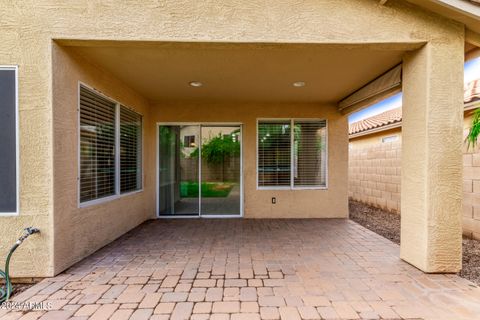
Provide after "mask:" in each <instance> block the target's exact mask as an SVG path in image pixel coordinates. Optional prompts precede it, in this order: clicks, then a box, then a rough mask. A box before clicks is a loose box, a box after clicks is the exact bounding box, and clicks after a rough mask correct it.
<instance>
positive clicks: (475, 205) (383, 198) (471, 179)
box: [348, 111, 480, 239]
mask: <svg viewBox="0 0 480 320" xmlns="http://www.w3.org/2000/svg"><path fill="white" fill-rule="evenodd" d="M471 121H472V112H471V111H468V112H465V117H464V126H463V128H464V136H465V137H466V136H467V134H468V130H469V128H470V124H471ZM393 135H397V136H398V137H399V140H398V141H396V142H391V143H382V138H384V137H389V136H393ZM401 136H402V132H401V129H400V128H397V129H394V130H387V131H382V132H379V133H376V134H370V135H364V136H361V137H358V138H353V139H351V140H350V143H349V149H350V154H349V164H348V167H349V198H350V199H353V200H356V201H360V202H363V203H367V204H370V205H373V206H376V207H379V208H383V209H387V210H390V211H392V212H395V213H399V214H400V193H399V191H396V192H393V191H394V190H400V189H399V188H400V171H401V147H402V144H401ZM382 149H384V150H382ZM379 150H382V151H380V152H379ZM389 150H392V151H393V150H395V152H389ZM389 155H390V156H389ZM392 166H393V167H394V169H391V167H392ZM372 167H373V168H374V169H372ZM369 171H370V172H371V173H370V174H369V173H368V172H369ZM387 173H390V174H387ZM385 181H390V182H389V183H391V184H394V185H391V184H385ZM390 190H392V191H390ZM463 234H464V235H466V236H468V237H473V238H476V239H480V149H479V148H478V146H477V147H475V148H470V149H468V148H467V146H464V150H463Z"/></svg>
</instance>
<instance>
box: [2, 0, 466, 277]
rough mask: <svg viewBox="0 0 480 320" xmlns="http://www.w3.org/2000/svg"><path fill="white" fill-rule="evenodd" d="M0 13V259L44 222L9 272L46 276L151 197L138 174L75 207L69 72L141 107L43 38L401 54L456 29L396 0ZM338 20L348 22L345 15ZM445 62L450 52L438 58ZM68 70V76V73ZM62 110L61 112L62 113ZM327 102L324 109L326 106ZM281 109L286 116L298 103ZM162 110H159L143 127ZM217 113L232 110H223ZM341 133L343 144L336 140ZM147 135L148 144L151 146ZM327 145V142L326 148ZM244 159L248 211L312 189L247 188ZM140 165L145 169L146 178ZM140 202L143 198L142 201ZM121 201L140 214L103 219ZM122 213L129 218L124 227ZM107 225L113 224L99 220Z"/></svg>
mask: <svg viewBox="0 0 480 320" xmlns="http://www.w3.org/2000/svg"><path fill="white" fill-rule="evenodd" d="M0 17H2V19H1V20H0V28H1V30H2V32H1V33H0V43H2V45H1V46H0V64H4V65H18V66H19V109H20V119H19V120H20V121H19V122H20V125H19V127H20V133H19V134H20V144H21V148H20V170H21V179H20V214H19V216H14V217H0V234H1V235H2V237H1V238H0V257H3V256H5V254H6V252H7V250H8V248H9V246H10V245H11V244H12V243H13V242H14V240H15V239H16V238H17V235H18V234H17V230H18V231H20V230H21V228H23V227H25V226H28V225H35V226H37V227H39V228H41V229H42V234H41V235H38V236H35V238H32V239H29V241H28V242H26V243H25V244H24V245H23V246H22V247H21V248H20V249H19V250H18V252H17V253H16V254H15V257H14V259H13V261H12V269H13V275H14V276H38V277H41V276H51V275H53V274H56V273H58V272H60V271H62V270H63V269H64V268H65V267H67V266H68V265H70V264H71V263H73V262H75V261H77V260H78V259H80V258H81V257H82V256H84V255H86V254H88V253H90V252H92V251H93V250H94V249H96V248H98V247H100V246H101V245H103V244H106V243H107V242H108V241H110V240H112V239H113V238H115V237H116V236H118V235H119V234H120V233H121V232H123V231H126V230H127V229H128V227H131V226H133V225H135V224H137V223H139V222H140V221H141V220H142V219H145V218H146V217H148V216H150V215H151V212H148V213H147V211H150V209H151V208H150V207H149V206H150V204H149V203H146V202H148V201H152V202H153V201H154V198H153V194H149V192H150V191H148V190H151V189H149V188H152V185H150V183H152V182H151V180H149V179H150V178H148V177H147V176H146V179H145V190H144V193H143V194H139V195H135V196H132V197H131V198H129V199H128V200H131V201H128V200H127V198H124V199H121V200H120V199H119V200H117V201H116V202H112V203H110V204H108V205H104V206H99V207H95V208H93V207H92V208H88V209H85V210H78V208H76V197H75V193H76V192H77V191H76V188H75V186H76V181H75V179H76V177H75V172H76V168H75V161H74V160H75V155H76V151H75V150H74V147H75V146H76V140H75V130H74V129H73V128H74V127H72V126H71V125H72V124H73V121H74V118H75V114H76V111H75V106H76V102H75V101H74V100H75V99H74V93H76V90H74V87H76V85H74V82H75V81H77V80H78V79H76V78H79V79H85V80H86V81H85V82H86V83H89V84H90V83H92V85H94V86H98V87H99V88H102V89H103V90H104V91H105V92H106V93H107V94H110V95H112V96H113V97H114V98H118V99H119V100H122V102H123V101H125V102H126V103H127V104H129V105H131V106H132V107H135V108H138V109H139V110H143V108H145V103H146V102H145V101H144V99H142V97H138V95H136V94H135V92H132V91H131V90H128V88H126V87H125V85H124V84H119V83H117V82H116V81H114V79H111V78H109V77H108V75H106V74H105V73H103V72H99V71H98V70H95V68H90V67H85V68H84V65H83V63H78V62H75V59H74V58H73V57H70V56H65V55H63V53H61V52H59V51H60V50H59V49H58V48H55V45H54V42H53V40H58V39H63V40H65V39H80V40H123V41H126V40H132V41H137V40H144V41H223V42H229V41H231V42H249V43H250V42H251V43H255V42H275V43H278V42H284V43H289V42H295V43H324V44H336V45H338V44H342V43H343V44H346V45H347V46H348V45H349V44H359V43H361V44H365V45H369V46H371V47H375V48H382V49H384V50H389V49H393V48H395V49H405V50H411V49H414V48H418V47H419V46H421V45H423V44H425V43H428V42H431V41H447V42H448V41H449V39H450V38H451V34H452V33H455V34H458V35H459V37H460V36H461V37H463V34H462V32H461V30H462V27H461V25H460V24H458V23H456V22H453V21H451V20H448V19H444V18H441V17H440V16H437V15H435V14H431V13H429V12H427V11H424V10H420V9H418V8H417V7H415V6H413V5H410V4H407V3H405V2H403V1H401V0H392V1H389V2H388V3H387V5H380V4H379V2H378V1H374V0H345V1H306V2H305V1H297V0H291V1H282V2H266V1H257V0H251V1H242V0H231V1H224V2H219V1H215V0H208V1H202V2H199V1H193V0H188V1H175V0H167V1H162V2H158V1H153V0H151V1H150V0H149V1H125V2H119V1H99V0H97V1H86V0H80V1H76V2H74V3H72V2H68V3H67V2H64V1H58V0H42V1H33V0H27V1H14V2H12V1H6V0H0ZM344 21H349V23H343V22H344ZM372 26H375V27H374V28H372ZM446 34H447V35H446ZM53 53H55V56H53ZM58 59H60V60H62V61H63V60H65V61H68V62H69V63H68V67H65V69H64V70H60V69H59V68H58V66H56V63H57V61H58ZM445 59H449V57H448V56H445ZM65 61H64V62H65ZM80 65H81V66H82V67H81V68H80ZM84 69H85V70H84ZM70 72H71V73H72V74H74V75H75V76H70ZM57 76H58V77H60V76H62V77H63V78H62V79H64V80H65V81H58V80H54V78H55V77H57ZM360 85H361V84H359V86H360ZM119 88H121V89H119ZM67 94H68V95H69V96H66V95H67ZM54 99H55V100H54ZM62 102H65V105H62ZM318 107H319V106H315V107H305V109H304V108H302V109H301V110H303V111H302V112H299V113H304V112H305V113H309V114H312V115H313V114H315V115H316V116H318V112H319V108H318ZM67 108H71V109H70V110H69V112H67V111H68V110H67ZM275 108H277V106H267V110H269V112H265V113H264V114H263V116H269V115H274V114H276V111H275ZM187 109H188V108H187ZM254 109H255V107H254V106H250V107H249V110H250V111H252V112H254V111H255V112H254V113H255V114H260V113H263V112H259V111H258V110H254ZM308 110H309V111H308ZM328 110H329V111H328V112H333V109H332V108H331V107H329V108H328ZM307 111H308V112H307ZM223 112H225V111H223ZM241 113H242V114H243V120H242V119H240V121H244V122H245V127H246V132H245V139H247V140H248V141H245V143H247V145H250V144H252V143H253V140H254V139H253V136H254V134H253V129H252V123H253V121H254V120H253V119H254V118H253V116H246V115H245V114H244V112H243V111H241ZM291 113H292V115H293V114H294V113H296V111H291ZM219 114H221V112H219ZM146 116H148V112H147V113H146ZM63 117H65V118H63ZM162 117H163V116H162ZM162 117H160V116H158V115H157V116H156V117H155V119H153V120H151V121H150V124H151V123H152V121H156V120H158V119H161V118H162ZM182 117H183V118H187V116H186V115H185V114H183V116H179V117H178V118H179V119H181V118H182ZM210 117H212V115H210ZM223 118H225V119H226V118H231V116H227V115H226V114H225V113H224V115H223ZM179 119H176V120H179ZM215 120H219V119H215ZM237 121H238V120H237ZM330 124H331V125H333V126H335V125H337V126H338V127H339V128H340V127H342V128H343V129H344V130H345V131H346V123H345V122H344V121H343V120H340V119H338V121H332V122H331V123H330ZM147 130H152V126H150V127H149V128H147V127H146V128H145V132H147ZM330 130H331V131H330V132H331V134H330V139H332V138H333V139H334V141H335V137H334V135H335V132H337V129H335V128H333V127H331V128H330ZM332 130H333V131H332ZM338 130H340V129H338ZM150 134H151V133H150ZM63 135H65V136H63ZM342 139H344V140H345V141H344V142H342V141H343V140H342ZM146 143H147V141H146ZM152 143H153V142H152V141H150V147H151V144H152ZM332 143H333V142H332V141H330V147H331V148H332V146H333V145H332ZM337 143H339V146H341V145H344V146H345V148H346V145H347V138H346V135H345V136H339V137H337ZM335 153H346V149H345V150H343V151H342V150H341V149H339V148H334V149H332V150H331V151H330V156H331V157H334V158H335V159H345V160H344V161H345V169H344V171H345V173H344V174H342V173H341V172H340V171H341V169H339V170H340V171H338V172H336V171H335V170H331V171H330V174H331V176H330V177H329V181H330V183H331V182H332V181H334V180H336V179H339V180H338V181H340V179H341V178H345V180H344V181H343V187H342V186H338V185H335V184H333V185H330V187H331V188H338V189H336V190H337V191H338V192H339V194H344V195H345V197H346V194H347V191H346V189H347V187H346V184H347V182H346V181H347V180H346V170H347V169H346V161H347V159H346V155H335ZM245 156H246V158H245V174H246V180H245V183H246V186H248V188H250V189H249V190H246V191H248V192H246V198H245V201H248V202H249V203H251V204H252V206H249V205H247V206H246V207H245V211H246V216H247V217H248V216H256V217H267V216H269V215H278V213H276V212H284V213H285V214H283V216H288V215H289V214H291V213H288V214H287V212H289V210H292V211H291V212H295V210H297V209H296V208H293V207H291V206H289V205H288V204H287V203H289V202H292V203H301V202H302V201H299V200H305V199H307V198H308V199H311V197H312V194H313V191H305V192H301V193H289V192H285V193H284V194H283V193H281V194H280V193H279V192H270V191H262V192H255V193H254V192H253V189H252V186H253V185H254V184H253V180H252V179H254V178H253V177H254V175H252V174H251V173H252V172H253V170H254V168H253V164H254V161H253V160H252V157H254V156H255V153H251V154H248V155H247V153H245ZM148 161H153V160H152V159H150V160H148ZM152 163H153V162H152ZM341 164H342V162H340V165H341ZM149 165H152V164H151V163H150V164H149ZM333 165H334V163H332V162H330V163H329V166H333ZM148 170H149V169H148V166H146V167H145V173H146V174H148V172H149V171H148ZM335 172H336V173H335ZM150 173H151V171H150ZM64 174H65V175H66V176H65V177H64V176H63V175H64ZM332 174H333V177H332ZM332 179H334V180H332ZM64 189H68V190H64ZM330 190H332V189H330ZM272 195H276V196H277V198H278V200H279V203H278V204H277V205H276V206H275V207H272V206H271V205H270V204H269V198H270V197H271V196H272ZM315 195H316V193H315ZM332 195H333V192H325V193H324V196H322V197H321V198H322V199H323V200H324V201H327V202H329V203H330V202H332V204H331V205H332V208H334V207H335V208H341V207H342V205H343V204H340V203H338V202H337V201H338V200H337V199H341V198H342V197H337V196H335V197H334V198H331V196H332ZM146 198H148V201H146V202H143V201H141V200H142V199H143V200H146ZM316 203H317V201H312V202H306V203H302V206H303V208H302V209H300V210H302V211H304V212H307V210H312V211H313V212H314V211H315V210H317V208H316V206H315V204H316ZM120 207H122V208H130V209H131V210H133V209H135V210H138V212H140V213H139V216H135V217H131V216H130V215H129V214H128V213H127V211H128V210H124V211H122V213H120V214H118V215H116V216H112V215H111V212H114V211H115V209H117V208H120ZM255 210H262V211H261V212H255ZM342 214H345V212H343V211H341V210H340V211H338V212H335V213H329V214H327V213H325V216H327V215H342ZM129 218H132V219H133V220H132V221H130V222H128V223H127V224H124V222H125V221H126V220H129ZM117 220H118V221H117ZM109 224H112V226H111V227H107V228H105V226H107V225H109ZM77 242H78V243H77ZM72 248H75V249H74V250H72ZM70 251H71V252H70ZM32 262H35V263H32Z"/></svg>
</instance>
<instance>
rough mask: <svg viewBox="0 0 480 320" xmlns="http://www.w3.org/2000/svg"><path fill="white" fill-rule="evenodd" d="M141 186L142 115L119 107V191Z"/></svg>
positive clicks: (123, 191)
mask: <svg viewBox="0 0 480 320" xmlns="http://www.w3.org/2000/svg"><path fill="white" fill-rule="evenodd" d="M141 188H142V116H141V115H139V114H138V113H136V112H134V111H131V110H129V109H127V108H126V107H124V106H121V107H120V192H121V193H125V192H130V191H136V190H140V189H141Z"/></svg>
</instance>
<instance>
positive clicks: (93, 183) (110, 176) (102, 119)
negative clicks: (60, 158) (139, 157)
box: [80, 87, 116, 202]
mask: <svg viewBox="0 0 480 320" xmlns="http://www.w3.org/2000/svg"><path fill="white" fill-rule="evenodd" d="M115 111H116V104H115V103H113V102H111V101H109V100H107V99H105V98H103V97H102V96H100V95H98V94H96V93H95V92H93V91H91V90H89V89H86V88H84V87H80V202H86V201H90V200H94V199H99V198H103V197H107V196H111V195H114V194H115Z"/></svg>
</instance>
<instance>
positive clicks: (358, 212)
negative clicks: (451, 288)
mask: <svg viewBox="0 0 480 320" xmlns="http://www.w3.org/2000/svg"><path fill="white" fill-rule="evenodd" d="M349 208H350V219H352V220H353V221H355V222H357V223H358V224H360V225H362V226H364V227H365V228H367V229H370V230H372V231H373V232H375V233H378V234H379V235H381V236H383V237H385V238H387V239H389V240H390V241H392V242H395V243H396V244H400V215H398V214H395V213H391V212H388V211H385V210H382V209H378V208H375V207H372V206H369V205H365V204H363V203H360V202H357V201H353V200H351V201H350V204H349ZM462 242H463V269H462V271H460V273H459V274H458V275H459V276H460V277H462V278H465V279H468V280H470V281H472V282H474V283H476V284H477V285H480V241H479V240H475V239H468V238H465V237H464V238H463V241H462Z"/></svg>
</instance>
